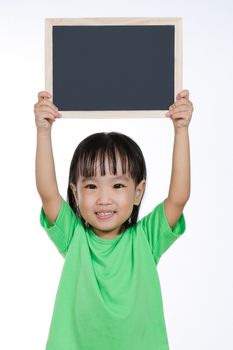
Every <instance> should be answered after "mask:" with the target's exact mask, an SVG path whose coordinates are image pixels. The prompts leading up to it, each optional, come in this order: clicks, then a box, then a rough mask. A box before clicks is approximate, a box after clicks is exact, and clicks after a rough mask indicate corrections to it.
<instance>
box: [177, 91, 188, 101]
mask: <svg viewBox="0 0 233 350" xmlns="http://www.w3.org/2000/svg"><path fill="white" fill-rule="evenodd" d="M181 98H185V99H186V100H188V99H189V90H181V91H180V92H179V93H178V94H177V96H176V100H179V99H181Z"/></svg>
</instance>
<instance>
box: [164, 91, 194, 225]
mask: <svg viewBox="0 0 233 350" xmlns="http://www.w3.org/2000/svg"><path fill="white" fill-rule="evenodd" d="M192 112H193V104H192V102H190V101H189V91H188V90H183V91H181V92H180V93H179V94H178V95H177V97H176V102H175V103H174V104H173V105H172V106H171V107H170V108H169V112H168V114H167V116H168V117H171V119H172V121H173V124H174V131H175V136H174V147H173V158H172V172H171V181H170V187H169V193H168V197H167V198H166V199H165V203H164V209H165V214H166V217H167V220H168V223H169V225H170V226H171V227H172V228H173V227H174V226H175V224H176V222H177V221H178V219H179V218H180V215H181V213H182V211H183V209H184V206H185V204H186V202H187V201H188V199H189V196H190V187H191V184H190V182H191V180H190V177H191V176H190V147H189V132H188V126H189V123H190V120H191V117H192Z"/></svg>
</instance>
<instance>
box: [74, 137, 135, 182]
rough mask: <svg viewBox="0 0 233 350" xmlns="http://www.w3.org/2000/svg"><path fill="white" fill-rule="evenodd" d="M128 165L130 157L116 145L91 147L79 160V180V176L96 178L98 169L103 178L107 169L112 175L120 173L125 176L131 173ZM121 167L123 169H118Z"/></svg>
mask: <svg viewBox="0 0 233 350" xmlns="http://www.w3.org/2000/svg"><path fill="white" fill-rule="evenodd" d="M119 161H120V163H119ZM128 163H129V161H128V156H127V154H126V153H125V151H124V150H123V149H121V148H116V146H115V145H114V144H111V145H108V144H107V145H101V147H96V146H95V147H90V149H87V150H86V151H85V152H83V153H82V155H81V156H80V158H79V162H78V164H77V169H76V171H77V178H78V177H79V176H83V177H95V176H96V173H97V169H99V171H100V174H101V176H104V175H106V168H107V169H109V172H110V174H111V175H118V174H119V172H120V171H121V172H122V174H124V175H125V174H126V173H127V172H128V171H129V169H128ZM120 166H121V168H120V169H118V168H119V167H120ZM129 173H130V171H129Z"/></svg>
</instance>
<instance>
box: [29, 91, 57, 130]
mask: <svg viewBox="0 0 233 350" xmlns="http://www.w3.org/2000/svg"><path fill="white" fill-rule="evenodd" d="M51 97H52V95H51V94H50V93H49V92H47V91H41V92H39V93H38V102H37V103H35V105H34V113H35V123H36V127H37V130H45V131H49V130H50V129H51V127H52V124H53V122H54V121H55V120H56V119H55V118H61V114H60V113H59V112H58V108H57V107H56V106H55V105H54V104H53V103H52V102H51V101H49V99H50V98H51Z"/></svg>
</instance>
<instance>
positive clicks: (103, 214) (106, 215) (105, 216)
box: [95, 210, 116, 219]
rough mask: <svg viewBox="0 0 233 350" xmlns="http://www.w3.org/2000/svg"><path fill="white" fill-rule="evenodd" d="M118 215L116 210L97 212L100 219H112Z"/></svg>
mask: <svg viewBox="0 0 233 350" xmlns="http://www.w3.org/2000/svg"><path fill="white" fill-rule="evenodd" d="M115 213H116V211H114V210H108V211H107V210H106V211H102V210H101V211H97V212H95V214H96V216H97V217H98V218H99V219H110V218H111V217H112V216H113V215H114V214H115Z"/></svg>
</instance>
